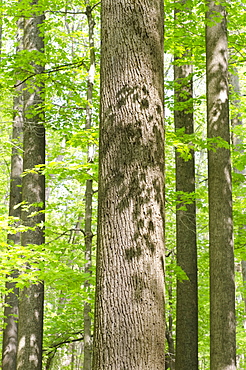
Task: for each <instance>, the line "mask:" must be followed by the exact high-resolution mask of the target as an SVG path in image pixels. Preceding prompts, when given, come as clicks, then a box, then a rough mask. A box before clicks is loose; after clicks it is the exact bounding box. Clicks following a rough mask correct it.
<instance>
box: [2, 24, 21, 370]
mask: <svg viewBox="0 0 246 370" xmlns="http://www.w3.org/2000/svg"><path fill="white" fill-rule="evenodd" d="M17 28H18V32H17V40H18V47H17V50H16V52H17V53H18V52H19V51H20V50H22V48H23V35H22V33H23V19H19V20H18V22H17ZM13 108H14V115H13V128H12V143H13V147H12V155H11V175H10V197H9V216H10V217H14V218H15V222H14V226H15V227H18V226H19V225H20V218H21V208H20V207H16V206H17V205H18V204H20V203H21V182H22V181H21V174H22V171H23V160H22V140H23V135H22V132H23V114H22V109H23V91H22V86H21V85H20V86H18V87H17V88H16V95H15V97H14V104H13ZM12 226H13V225H12ZM7 239H8V244H9V248H11V247H12V246H14V245H16V244H17V245H18V244H20V232H16V233H15V234H9V235H8V238H7ZM17 276H18V271H13V272H12V273H11V274H10V276H9V277H10V278H11V279H15V278H16V277H17ZM6 291H7V294H6V296H5V307H4V329H3V344H2V369H3V370H16V358H17V341H18V339H17V332H18V295H19V289H18V288H17V287H16V283H15V282H14V281H7V282H6Z"/></svg>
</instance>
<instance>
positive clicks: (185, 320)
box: [174, 55, 198, 370]
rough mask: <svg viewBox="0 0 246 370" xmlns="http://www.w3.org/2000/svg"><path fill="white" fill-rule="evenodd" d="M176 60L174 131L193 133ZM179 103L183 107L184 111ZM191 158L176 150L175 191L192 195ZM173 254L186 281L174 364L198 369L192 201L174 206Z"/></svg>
mask: <svg viewBox="0 0 246 370" xmlns="http://www.w3.org/2000/svg"><path fill="white" fill-rule="evenodd" d="M186 56H187V55H186ZM184 57H185V55H184ZM175 60H176V65H175V66H174V81H175V90H174V93H175V111H174V124H175V130H177V131H178V130H180V129H181V128H184V130H185V131H184V133H185V134H193V133H194V127H193V126H194V123H193V104H192V97H193V88H192V72H193V68H192V66H191V65H187V64H186V65H179V58H176V59H175ZM182 104H185V108H184V107H182ZM190 155H191V158H190V159H189V160H185V159H183V158H182V156H181V154H180V153H178V152H177V151H176V155H175V161H176V191H177V192H184V193H186V194H191V195H192V194H193V193H194V192H195V161H194V152H193V151H192V150H191V151H190ZM181 198H182V195H181ZM184 207H185V209H184ZM176 251H177V252H176V253H177V265H178V266H180V267H181V268H182V269H183V271H184V272H185V273H186V275H187V277H188V279H189V280H184V281H179V280H178V281H177V306H176V358H175V364H176V368H177V369H179V370H188V369H197V368H198V297H197V245H196V205H195V201H193V202H191V203H190V204H183V203H182V202H179V203H177V206H176Z"/></svg>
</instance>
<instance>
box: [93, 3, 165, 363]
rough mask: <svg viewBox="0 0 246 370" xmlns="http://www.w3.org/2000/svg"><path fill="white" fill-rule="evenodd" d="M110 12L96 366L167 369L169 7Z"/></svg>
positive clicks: (105, 42)
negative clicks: (165, 12)
mask: <svg viewBox="0 0 246 370" xmlns="http://www.w3.org/2000/svg"><path fill="white" fill-rule="evenodd" d="M101 9H102V10H101V22H102V48H101V117H100V118H101V127H100V144H99V149H100V159H99V194H98V195H99V214H98V250H97V283H96V311H95V333H94V356H93V369H94V370H99V369H100V370H104V369H112V370H119V369H131V370H134V369H142V370H147V369H155V370H163V369H164V366H165V356H164V342H165V319H164V155H163V153H164V130H163V54H164V53H163V2H162V1H160V0H151V1H150V0H136V1H134V2H133V1H132V0H119V1H115V0H103V1H102V2H101Z"/></svg>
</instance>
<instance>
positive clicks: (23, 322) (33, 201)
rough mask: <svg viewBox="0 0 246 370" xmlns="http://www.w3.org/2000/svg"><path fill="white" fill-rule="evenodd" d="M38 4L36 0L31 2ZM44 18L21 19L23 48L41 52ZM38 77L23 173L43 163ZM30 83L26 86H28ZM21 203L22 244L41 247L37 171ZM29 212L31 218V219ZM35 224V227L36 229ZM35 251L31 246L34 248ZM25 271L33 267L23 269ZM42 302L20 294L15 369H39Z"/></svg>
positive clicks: (38, 293) (34, 294)
mask: <svg viewBox="0 0 246 370" xmlns="http://www.w3.org/2000/svg"><path fill="white" fill-rule="evenodd" d="M37 4H38V0H35V1H33V2H32V3H31V5H32V6H35V5H37ZM43 21H44V16H43V15H35V14H32V15H30V17H27V18H25V23H24V49H25V50H27V51H29V52H31V51H36V52H38V53H42V52H43V51H44V40H43V36H41V32H42V30H41V28H40V26H41V25H42V24H43ZM32 65H33V67H34V71H35V73H37V74H40V73H42V71H43V70H44V67H43V66H42V65H37V64H34V63H33V64H32ZM38 77H39V76H38V75H37V76H36V77H34V78H33V79H32V80H31V81H30V80H29V81H27V83H26V89H25V93H24V132H23V149H24V157H23V167H24V171H27V170H28V169H32V168H34V167H35V166H36V165H40V164H41V165H42V164H44V163H45V129H44V125H43V121H44V113H43V107H42V105H43V102H44V87H43V83H42V82H41V81H40V80H38ZM28 82H30V85H29V84H28ZM22 201H24V202H25V203H26V204H27V205H31V206H30V207H29V208H28V209H27V210H25V209H23V210H22V222H23V224H24V225H25V226H27V227H30V228H32V229H29V230H28V231H26V232H24V233H23V234H22V245H23V246H27V245H30V244H32V245H41V244H43V243H44V232H43V227H42V224H43V222H44V212H43V210H44V204H45V181H44V176H43V175H42V174H40V173H39V172H28V173H27V174H25V176H24V177H23V184H22ZM32 213H35V215H34V216H33V215H32V216H31V214H32ZM37 224H39V226H36V225H37ZM34 248H35V246H34ZM29 268H32V269H33V268H35V267H33V266H32V267H30V266H27V270H28V269H29ZM43 300H44V287H43V284H42V283H37V284H32V285H30V286H29V287H25V288H24V289H23V290H22V291H21V292H20V307H19V331H18V357H17V370H41V369H42V336H43Z"/></svg>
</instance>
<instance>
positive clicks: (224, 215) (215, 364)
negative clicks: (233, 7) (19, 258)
mask: <svg viewBox="0 0 246 370" xmlns="http://www.w3.org/2000/svg"><path fill="white" fill-rule="evenodd" d="M208 7H209V10H208V12H207V15H206V19H207V22H208V23H207V26H206V57H207V120H208V138H216V137H221V138H222V139H223V140H225V141H226V142H227V143H229V142H230V129H229V103H228V48H227V31H226V14H225V8H224V7H223V6H222V5H218V4H216V3H215V1H212V0H211V1H208ZM218 15H219V16H220V17H221V18H218ZM211 22H212V23H213V24H211ZM208 189H209V244H210V337H211V340H210V369H211V370H235V369H236V343H235V342H236V341H235V283H234V250H233V222H232V193H231V160H230V150H229V149H228V148H216V150H215V151H213V150H209V152H208Z"/></svg>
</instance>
